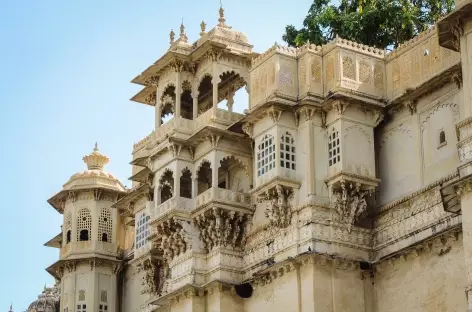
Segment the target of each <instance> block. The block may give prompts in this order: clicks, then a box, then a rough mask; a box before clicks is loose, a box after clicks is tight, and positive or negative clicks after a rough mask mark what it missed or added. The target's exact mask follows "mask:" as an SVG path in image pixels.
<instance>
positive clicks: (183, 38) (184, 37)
mask: <svg viewBox="0 0 472 312" xmlns="http://www.w3.org/2000/svg"><path fill="white" fill-rule="evenodd" d="M180 41H182V42H187V41H188V37H187V35H186V34H185V26H184V19H182V23H181V24H180Z"/></svg>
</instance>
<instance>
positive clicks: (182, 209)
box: [151, 197, 194, 222]
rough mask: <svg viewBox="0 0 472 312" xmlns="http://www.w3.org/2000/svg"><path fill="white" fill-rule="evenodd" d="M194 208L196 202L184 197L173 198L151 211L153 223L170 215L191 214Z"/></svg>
mask: <svg viewBox="0 0 472 312" xmlns="http://www.w3.org/2000/svg"><path fill="white" fill-rule="evenodd" d="M193 207H194V200H193V199H191V198H184V197H172V198H170V199H168V200H166V201H165V202H163V203H162V204H159V205H157V206H156V207H153V208H152V209H151V222H153V221H155V220H159V219H161V218H163V217H164V216H166V215H169V214H179V213H184V214H189V213H190V211H192V209H193Z"/></svg>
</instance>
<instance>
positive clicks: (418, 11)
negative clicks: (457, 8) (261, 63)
mask: <svg viewBox="0 0 472 312" xmlns="http://www.w3.org/2000/svg"><path fill="white" fill-rule="evenodd" d="M453 8H454V0H338V1H330V0H314V1H313V4H312V5H311V7H310V10H309V11H308V15H307V16H306V18H305V20H304V21H303V27H302V28H301V29H296V28H295V26H293V25H288V26H286V28H285V34H284V35H283V40H285V41H286V42H287V43H288V44H289V45H290V46H300V45H303V44H304V43H306V42H307V41H309V42H311V43H314V44H317V45H321V44H324V43H327V42H329V41H331V40H332V39H334V38H335V37H336V35H338V36H339V37H341V38H344V39H348V40H352V41H355V42H359V43H362V44H366V45H369V46H374V47H377V48H380V49H384V48H391V47H393V48H396V47H398V45H399V44H401V43H402V42H405V41H407V40H409V39H411V38H412V37H414V36H415V35H417V34H418V33H420V32H422V31H424V30H426V29H427V28H428V27H430V26H431V25H433V24H434V23H435V22H436V21H437V20H438V19H439V18H441V17H442V16H444V15H446V14H447V13H449V12H451V11H452V10H453Z"/></svg>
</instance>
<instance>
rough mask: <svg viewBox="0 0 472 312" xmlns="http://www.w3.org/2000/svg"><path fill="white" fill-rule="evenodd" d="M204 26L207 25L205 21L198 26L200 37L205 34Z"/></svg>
mask: <svg viewBox="0 0 472 312" xmlns="http://www.w3.org/2000/svg"><path fill="white" fill-rule="evenodd" d="M206 25H207V24H206V23H205V21H202V23H201V24H200V29H201V32H200V37H201V36H203V35H204V34H205V30H206Z"/></svg>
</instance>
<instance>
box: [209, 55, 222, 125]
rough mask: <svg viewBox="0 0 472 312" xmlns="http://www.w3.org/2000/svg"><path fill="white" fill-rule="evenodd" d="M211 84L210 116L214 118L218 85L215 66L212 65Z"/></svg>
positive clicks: (218, 78) (218, 80)
mask: <svg viewBox="0 0 472 312" xmlns="http://www.w3.org/2000/svg"><path fill="white" fill-rule="evenodd" d="M211 83H212V85H213V106H212V108H211V115H212V116H216V109H217V108H218V84H219V83H220V77H219V75H218V71H217V68H216V64H213V78H212V80H211Z"/></svg>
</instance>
